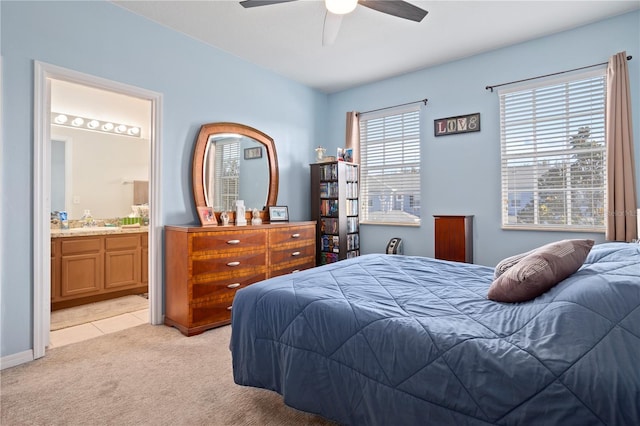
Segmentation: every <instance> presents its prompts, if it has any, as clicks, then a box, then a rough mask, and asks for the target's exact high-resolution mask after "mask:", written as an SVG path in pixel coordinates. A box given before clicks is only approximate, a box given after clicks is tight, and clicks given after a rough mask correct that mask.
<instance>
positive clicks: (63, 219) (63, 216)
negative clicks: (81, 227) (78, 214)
mask: <svg viewBox="0 0 640 426" xmlns="http://www.w3.org/2000/svg"><path fill="white" fill-rule="evenodd" d="M58 217H59V218H60V229H69V219H68V217H67V212H66V211H64V210H63V211H61V212H59V213H58Z"/></svg>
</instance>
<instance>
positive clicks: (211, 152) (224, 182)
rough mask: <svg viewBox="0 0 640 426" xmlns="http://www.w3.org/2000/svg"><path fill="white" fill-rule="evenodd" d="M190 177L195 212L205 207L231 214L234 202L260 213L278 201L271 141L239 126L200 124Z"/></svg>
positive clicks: (265, 136)
mask: <svg viewBox="0 0 640 426" xmlns="http://www.w3.org/2000/svg"><path fill="white" fill-rule="evenodd" d="M192 175H193V195H194V199H195V203H196V208H197V209H198V210H200V208H201V207H208V208H211V209H212V210H213V211H214V212H222V211H229V212H233V211H235V206H236V201H237V200H244V205H245V207H246V209H247V211H248V212H249V211H251V210H252V209H254V208H256V209H258V210H264V209H266V207H267V206H273V205H275V204H276V201H277V199H278V160H277V156H276V149H275V144H274V142H273V139H271V137H269V136H268V135H266V134H265V133H262V132H261V131H259V130H256V129H254V128H252V127H249V126H245V125H243V124H237V123H211V124H205V125H203V126H202V127H201V128H200V133H199V134H198V139H197V141H196V147H195V151H194V155H193V165H192ZM262 216H264V213H263V215H262ZM203 225H204V223H203Z"/></svg>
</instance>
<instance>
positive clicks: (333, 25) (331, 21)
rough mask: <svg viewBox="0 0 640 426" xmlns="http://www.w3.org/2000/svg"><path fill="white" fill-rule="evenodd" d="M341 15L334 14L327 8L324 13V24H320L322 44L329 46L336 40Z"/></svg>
mask: <svg viewBox="0 0 640 426" xmlns="http://www.w3.org/2000/svg"><path fill="white" fill-rule="evenodd" d="M343 16H344V15H336V14H334V13H331V12H329V11H328V10H327V12H326V13H325V15H324V25H323V26H322V45H323V46H331V45H332V44H333V43H334V42H335V41H336V38H337V37H338V32H339V31H340V24H341V23H342V17H343Z"/></svg>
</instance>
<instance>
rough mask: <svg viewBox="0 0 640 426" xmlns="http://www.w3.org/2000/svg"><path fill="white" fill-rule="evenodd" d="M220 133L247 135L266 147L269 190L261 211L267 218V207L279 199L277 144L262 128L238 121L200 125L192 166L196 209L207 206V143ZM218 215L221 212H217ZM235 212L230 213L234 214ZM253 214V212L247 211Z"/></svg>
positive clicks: (262, 215)
mask: <svg viewBox="0 0 640 426" xmlns="http://www.w3.org/2000/svg"><path fill="white" fill-rule="evenodd" d="M218 133H235V134H238V135H242V136H246V137H249V138H251V139H254V140H255V141H257V142H259V143H261V144H262V145H264V147H265V151H266V157H267V160H268V162H269V192H268V194H267V200H266V204H265V209H264V210H263V211H262V213H261V215H260V216H261V217H262V218H263V219H266V217H268V214H267V209H268V208H269V206H274V205H276V202H277V200H278V185H279V182H278V157H277V155H276V146H275V143H274V142H273V139H272V138H271V137H270V136H268V135H267V134H265V133H263V132H261V131H260V130H257V129H254V128H253V127H249V126H246V125H244V124H238V123H209V124H204V125H202V127H200V132H199V133H198V139H197V140H196V147H195V150H194V152H193V162H192V166H191V174H192V179H193V198H194V200H195V203H196V210H197V209H198V208H199V207H205V206H207V203H206V198H205V195H204V182H203V176H204V171H203V169H202V167H203V165H204V156H205V152H206V149H207V144H208V143H209V139H210V138H211V136H212V135H215V134H218ZM215 213H217V215H219V214H220V212H215ZM233 213H235V212H230V214H231V215H232V216H233ZM247 214H249V215H250V214H251V212H247Z"/></svg>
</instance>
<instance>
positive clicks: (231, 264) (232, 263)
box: [227, 262, 240, 266]
mask: <svg viewBox="0 0 640 426" xmlns="http://www.w3.org/2000/svg"><path fill="white" fill-rule="evenodd" d="M239 264H240V262H229V263H227V266H238V265H239Z"/></svg>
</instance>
